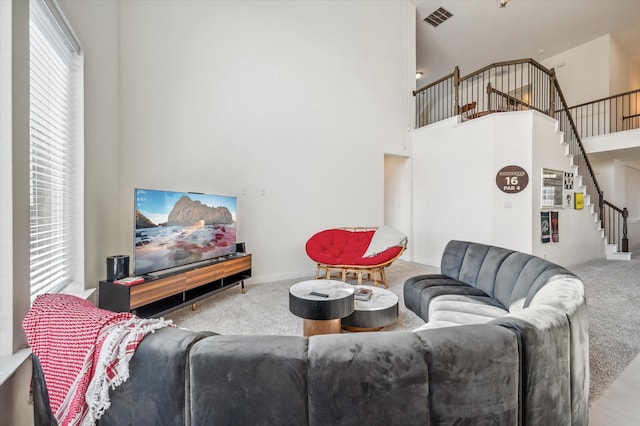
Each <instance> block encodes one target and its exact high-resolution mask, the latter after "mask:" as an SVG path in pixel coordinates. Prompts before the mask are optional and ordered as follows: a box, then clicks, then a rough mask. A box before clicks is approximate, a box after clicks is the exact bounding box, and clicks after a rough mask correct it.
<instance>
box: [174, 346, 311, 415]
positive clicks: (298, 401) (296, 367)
mask: <svg viewBox="0 0 640 426" xmlns="http://www.w3.org/2000/svg"><path fill="white" fill-rule="evenodd" d="M306 359H307V339H306V338H304V337H302V336H212V337H209V338H207V339H203V340H201V341H200V342H198V343H197V344H195V345H194V346H193V348H192V349H191V352H190V353H189V374H188V376H189V380H190V382H191V386H190V389H189V399H190V401H191V404H190V412H189V415H190V421H189V422H187V424H194V425H214V424H220V425H276V424H277V425H279V424H290V425H305V424H308V412H307V363H306ZM248 401H250V406H248V404H247V402H248Z"/></svg>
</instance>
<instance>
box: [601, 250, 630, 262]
mask: <svg viewBox="0 0 640 426" xmlns="http://www.w3.org/2000/svg"><path fill="white" fill-rule="evenodd" d="M607 259H609V260H631V252H630V251H628V252H622V251H616V252H613V253H608V254H607Z"/></svg>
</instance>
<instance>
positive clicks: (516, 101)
mask: <svg viewBox="0 0 640 426" xmlns="http://www.w3.org/2000/svg"><path fill="white" fill-rule="evenodd" d="M491 93H495V94H496V95H498V96H501V97H503V98H505V99H507V101H508V102H509V103H510V104H515V105H522V106H525V107H527V108H528V109H533V110H536V111H540V112H541V113H543V114H546V112H545V111H543V110H541V109H540V108H536V107H534V106H533V105H531V104H528V103H526V102H525V101H521V100H520V99H518V98H516V97H515V96H511V95H509V94H508V93H504V92H501V91H500V90H498V89H494V88H493V86H491V83H489V84H487V94H489V95H490V94H491Z"/></svg>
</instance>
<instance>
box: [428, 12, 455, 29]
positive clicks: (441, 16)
mask: <svg viewBox="0 0 640 426" xmlns="http://www.w3.org/2000/svg"><path fill="white" fill-rule="evenodd" d="M452 16H453V15H452V14H451V12H449V11H448V10H446V9H443V8H441V7H439V8H438V9H437V10H435V11H434V12H433V13H432V14H431V15H429V16H427V17H426V18H424V20H425V21H426V22H428V23H430V24H431V25H433V26H434V27H437V26H438V25H440V24H442V23H443V22H444V21H446V20H447V19H449V18H451V17H452Z"/></svg>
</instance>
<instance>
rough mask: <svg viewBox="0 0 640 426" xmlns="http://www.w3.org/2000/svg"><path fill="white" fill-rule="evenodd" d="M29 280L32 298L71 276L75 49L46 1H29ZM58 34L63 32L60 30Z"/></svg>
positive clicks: (63, 24) (75, 176)
mask: <svg viewBox="0 0 640 426" xmlns="http://www.w3.org/2000/svg"><path fill="white" fill-rule="evenodd" d="M29 7H30V28H29V29H30V54H29V55H30V120H29V122H30V151H29V152H30V194H29V196H30V197H29V198H30V279H31V296H32V298H33V297H35V296H36V295H38V294H42V293H53V292H57V291H59V290H60V289H61V288H63V287H64V286H65V285H67V284H69V283H70V282H71V281H72V279H73V276H74V267H75V265H74V264H73V262H74V253H73V247H74V244H73V238H74V229H75V226H74V220H75V212H76V211H77V209H76V207H75V206H74V194H73V190H74V187H75V183H76V180H77V179H82V176H78V174H77V173H76V170H77V164H76V157H77V156H76V155H75V152H74V150H75V149H76V147H77V144H78V143H80V141H79V140H78V139H79V138H78V137H77V131H76V129H77V119H78V118H77V117H78V108H79V106H78V105H77V99H78V93H79V92H78V89H79V87H80V86H79V85H80V84H81V81H79V80H80V79H79V75H80V73H79V72H78V70H79V67H80V64H81V60H80V56H79V53H80V52H79V48H78V44H77V43H76V42H75V40H73V38H70V37H69V35H70V34H71V32H70V31H69V30H68V27H67V25H66V22H65V21H64V18H61V15H60V13H59V11H58V9H57V8H56V7H55V5H54V4H53V3H51V1H50V0H49V1H48V0H30V2H29ZM63 29H64V30H63Z"/></svg>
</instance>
